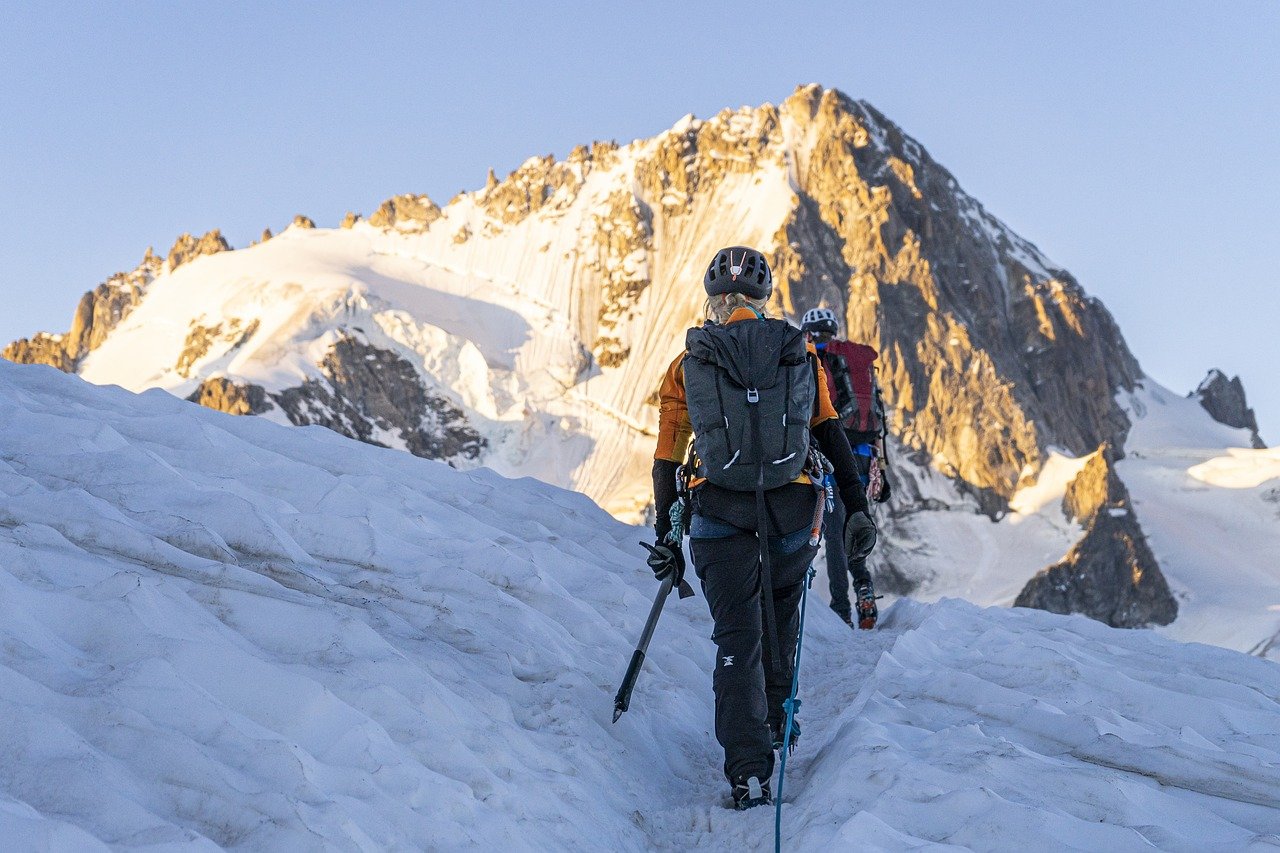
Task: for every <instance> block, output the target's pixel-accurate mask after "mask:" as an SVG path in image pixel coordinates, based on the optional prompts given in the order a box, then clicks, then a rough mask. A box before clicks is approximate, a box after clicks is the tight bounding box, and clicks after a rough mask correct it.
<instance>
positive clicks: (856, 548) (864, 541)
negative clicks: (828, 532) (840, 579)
mask: <svg viewBox="0 0 1280 853" xmlns="http://www.w3.org/2000/svg"><path fill="white" fill-rule="evenodd" d="M875 547H876V523H875V522H874V521H872V520H871V516H869V515H867V514H866V513H865V512H861V511H859V512H851V513H849V517H848V518H847V519H845V522H844V552H845V554H847V555H848V557H849V559H850V560H865V559H866V558H867V557H868V556H869V555H870V554H871V551H872V549H873V548H875ZM651 565H652V564H651Z"/></svg>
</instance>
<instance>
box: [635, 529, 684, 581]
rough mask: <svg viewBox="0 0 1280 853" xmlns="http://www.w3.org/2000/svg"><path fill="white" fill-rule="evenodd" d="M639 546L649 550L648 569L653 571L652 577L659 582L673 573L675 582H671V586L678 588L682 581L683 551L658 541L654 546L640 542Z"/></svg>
mask: <svg viewBox="0 0 1280 853" xmlns="http://www.w3.org/2000/svg"><path fill="white" fill-rule="evenodd" d="M640 544H641V545H643V546H644V547H646V548H648V549H649V559H648V563H649V568H651V569H653V576H654V577H655V578H657V579H658V580H659V581H664V580H666V579H667V577H668V576H669V575H671V573H672V572H674V573H675V580H673V581H672V585H673V586H680V584H681V583H682V582H683V581H684V551H683V550H682V549H680V548H677V547H676V546H674V545H668V544H667V543H666V542H664V541H663V540H661V539H659V540H658V541H657V542H655V543H654V544H652V545H650V544H649V543H648V542H641V543H640Z"/></svg>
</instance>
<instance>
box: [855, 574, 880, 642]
mask: <svg viewBox="0 0 1280 853" xmlns="http://www.w3.org/2000/svg"><path fill="white" fill-rule="evenodd" d="M878 598H880V596H878V595H876V590H875V587H873V586H872V585H871V582H870V581H867V582H865V583H860V584H858V600H857V602H856V603H855V604H854V611H855V612H856V614H857V620H858V627H859V628H861V629H862V630H864V631H870V630H871V629H872V628H874V627H875V626H876V620H877V619H879V618H880V609H879V608H878V607H876V599H878Z"/></svg>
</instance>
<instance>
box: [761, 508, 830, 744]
mask: <svg viewBox="0 0 1280 853" xmlns="http://www.w3.org/2000/svg"><path fill="white" fill-rule="evenodd" d="M807 537H808V533H807V532H804V531H802V532H801V534H800V537H799V542H800V547H799V548H796V550H794V551H792V552H791V553H790V554H788V553H786V552H785V551H780V550H775V549H777V548H778V546H779V545H781V544H782V542H783V540H782V539H781V538H780V537H770V544H771V546H772V548H771V550H770V554H769V556H770V563H769V567H770V569H771V570H772V571H771V572H770V574H772V576H773V614H774V618H775V619H776V620H777V623H778V625H777V632H778V634H777V636H778V650H779V653H780V654H781V655H782V665H781V666H780V667H778V669H777V671H776V672H775V671H774V669H773V668H772V667H770V666H769V654H768V651H767V646H766V652H765V655H764V680H765V696H766V699H767V701H768V704H769V716H768V722H769V726H770V727H771V728H781V725H782V721H783V720H784V719H785V718H786V710H785V709H784V708H783V707H782V703H783V701H784V700H786V698H787V697H788V696H790V695H791V678H792V675H793V674H794V673H795V660H796V640H797V639H798V637H799V630H800V598H801V596H802V595H803V594H804V584H805V575H806V573H807V572H808V571H809V564H810V563H812V562H813V558H814V556H815V555H816V554H817V553H818V546H816V545H810V544H809V542H808V538H807ZM762 604H763V602H762Z"/></svg>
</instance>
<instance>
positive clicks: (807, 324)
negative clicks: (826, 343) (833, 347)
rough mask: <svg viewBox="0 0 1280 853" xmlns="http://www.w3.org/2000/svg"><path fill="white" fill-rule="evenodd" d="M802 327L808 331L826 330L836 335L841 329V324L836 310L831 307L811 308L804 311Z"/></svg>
mask: <svg viewBox="0 0 1280 853" xmlns="http://www.w3.org/2000/svg"><path fill="white" fill-rule="evenodd" d="M800 328H801V329H803V330H804V331H806V332H826V333H827V334H829V335H834V334H836V333H837V332H839V331H840V324H839V323H838V322H837V321H836V312H834V311H832V310H831V309H830V308H810V309H809V310H808V311H806V312H804V319H803V320H801V321H800Z"/></svg>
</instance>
